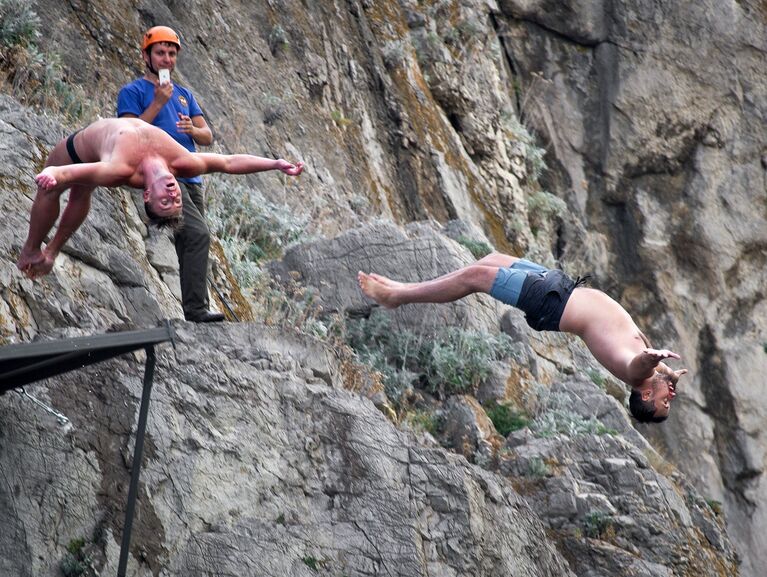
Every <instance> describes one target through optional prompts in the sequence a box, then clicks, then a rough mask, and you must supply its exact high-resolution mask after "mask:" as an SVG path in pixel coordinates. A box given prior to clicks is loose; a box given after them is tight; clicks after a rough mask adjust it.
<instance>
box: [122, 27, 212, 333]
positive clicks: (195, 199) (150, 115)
mask: <svg viewBox="0 0 767 577" xmlns="http://www.w3.org/2000/svg"><path fill="white" fill-rule="evenodd" d="M180 50H181V40H180V39H179V37H178V34H176V32H175V31H174V30H173V29H171V28H168V27H167V26H155V27H153V28H150V29H149V30H147V31H146V33H145V34H144V39H143V42H142V44H141V51H142V57H143V59H144V64H145V65H146V73H145V74H144V76H143V77H141V78H138V79H137V80H135V81H133V82H131V83H130V84H126V85H125V86H123V87H122V88H121V89H120V93H119V95H118V97H117V116H118V117H120V118H140V119H141V120H144V121H146V122H148V123H150V124H153V125H155V126H157V127H158V128H161V129H162V130H164V131H165V132H167V133H168V134H170V135H171V136H172V137H173V138H174V139H175V140H176V141H177V142H178V143H179V144H181V146H183V147H184V148H186V149H187V150H189V152H195V151H196V147H195V145H196V144H199V145H202V146H208V145H210V144H211V143H212V142H213V133H212V132H211V130H210V128H209V127H208V124H207V123H206V122H205V117H204V116H203V114H202V110H201V109H200V106H199V105H198V104H197V101H196V100H195V98H194V96H193V95H192V92H191V91H190V90H188V89H187V88H184V87H183V86H179V85H178V84H174V83H171V82H170V75H171V74H172V73H173V71H174V69H175V67H176V59H177V57H178V54H179V52H180ZM165 71H167V78H164V77H161V75H163V76H164V74H165ZM178 182H179V185H180V186H181V194H182V196H183V200H184V202H183V207H184V225H183V226H182V227H181V228H180V229H179V230H177V231H175V233H174V237H173V238H174V242H175V245H176V255H177V256H178V268H179V275H180V277H181V301H182V305H183V308H184V317H185V318H186V320H188V321H194V322H211V321H222V320H224V315H222V314H221V313H213V312H210V311H209V310H208V307H209V302H208V285H207V278H208V253H209V250H210V230H209V229H208V225H207V223H206V222H205V198H204V191H203V187H202V179H201V178H200V177H199V176H196V177H193V178H180V179H179V181H178Z"/></svg>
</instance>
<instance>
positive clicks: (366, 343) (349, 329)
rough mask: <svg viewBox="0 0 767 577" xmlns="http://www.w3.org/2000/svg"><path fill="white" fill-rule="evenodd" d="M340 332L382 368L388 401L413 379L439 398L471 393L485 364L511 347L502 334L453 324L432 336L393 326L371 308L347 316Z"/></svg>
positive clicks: (364, 358)
mask: <svg viewBox="0 0 767 577" xmlns="http://www.w3.org/2000/svg"><path fill="white" fill-rule="evenodd" d="M345 336H346V342H347V343H348V344H349V345H350V346H351V347H352V348H353V349H354V350H355V351H356V352H357V354H358V356H359V358H360V360H362V361H363V362H365V363H366V364H369V365H371V366H373V367H374V368H375V369H376V370H379V371H381V372H382V374H383V375H384V384H385V386H386V392H387V394H388V395H389V396H390V398H392V399H394V400H397V399H398V397H399V395H400V394H401V392H402V391H403V390H404V389H405V388H407V386H408V385H409V384H411V383H412V382H413V381H414V378H415V379H417V380H418V382H419V383H420V385H421V386H422V387H423V388H424V389H426V390H427V391H429V392H431V393H437V394H439V395H440V396H442V397H444V396H446V395H450V394H456V393H468V392H473V391H474V390H476V388H477V386H478V385H479V383H480V382H481V381H482V379H484V378H486V377H487V376H488V374H489V371H490V368H489V367H490V365H491V362H492V361H494V360H500V359H503V358H507V357H508V356H509V355H510V354H511V347H512V340H511V338H510V337H508V336H507V335H505V334H501V335H498V336H495V335H490V334H486V333H479V332H472V331H466V330H463V329H459V328H455V327H448V328H445V329H443V330H440V331H435V332H434V333H432V334H416V333H414V332H412V331H409V330H393V329H392V328H391V327H390V317H388V316H387V315H385V314H383V313H378V312H377V311H376V312H374V313H373V314H372V315H371V317H370V318H369V319H356V320H349V321H348V322H347V326H346V335H345ZM403 385H404V386H403Z"/></svg>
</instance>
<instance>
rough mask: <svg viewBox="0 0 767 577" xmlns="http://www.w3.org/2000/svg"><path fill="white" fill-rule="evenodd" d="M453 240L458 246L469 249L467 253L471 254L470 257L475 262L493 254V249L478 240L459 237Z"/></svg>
mask: <svg viewBox="0 0 767 577" xmlns="http://www.w3.org/2000/svg"><path fill="white" fill-rule="evenodd" d="M455 240H456V242H457V243H458V244H461V245H463V246H465V247H466V248H467V249H469V252H471V254H472V256H473V257H474V258H476V259H477V260H479V259H481V258H482V257H485V256H487V255H489V254H490V253H491V252H493V248H492V247H491V246H490V245H488V244H487V243H484V242H482V241H478V240H472V239H470V238H469V237H467V236H459V237H458V238H457V239H455Z"/></svg>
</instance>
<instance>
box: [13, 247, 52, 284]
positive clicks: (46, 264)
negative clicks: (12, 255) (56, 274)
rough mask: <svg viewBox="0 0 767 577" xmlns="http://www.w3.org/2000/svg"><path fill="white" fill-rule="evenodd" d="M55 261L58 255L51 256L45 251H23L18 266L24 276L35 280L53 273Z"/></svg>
mask: <svg viewBox="0 0 767 577" xmlns="http://www.w3.org/2000/svg"><path fill="white" fill-rule="evenodd" d="M55 260H56V255H51V254H49V253H48V252H47V251H45V250H39V249H38V250H26V249H22V250H21V254H20V255H19V260H18V261H17V262H16V266H17V267H18V269H19V270H20V271H21V272H23V273H24V276H26V277H27V278H31V279H35V278H38V277H41V276H44V275H46V274H48V273H49V272H51V269H52V268H53V262H54V261H55Z"/></svg>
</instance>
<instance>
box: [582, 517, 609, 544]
mask: <svg viewBox="0 0 767 577" xmlns="http://www.w3.org/2000/svg"><path fill="white" fill-rule="evenodd" d="M583 528H584V530H585V532H586V535H587V536H589V537H591V538H592V539H604V538H605V537H608V536H610V534H611V533H614V532H615V528H614V526H613V521H612V519H610V517H609V516H608V515H607V514H606V513H602V512H601V511H591V512H590V513H589V514H588V515H586V518H585V519H584V527H583Z"/></svg>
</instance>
